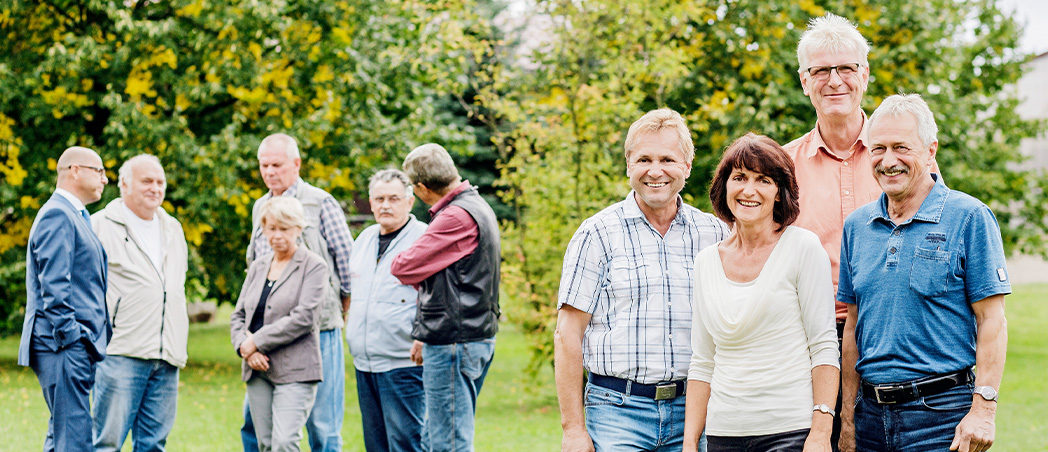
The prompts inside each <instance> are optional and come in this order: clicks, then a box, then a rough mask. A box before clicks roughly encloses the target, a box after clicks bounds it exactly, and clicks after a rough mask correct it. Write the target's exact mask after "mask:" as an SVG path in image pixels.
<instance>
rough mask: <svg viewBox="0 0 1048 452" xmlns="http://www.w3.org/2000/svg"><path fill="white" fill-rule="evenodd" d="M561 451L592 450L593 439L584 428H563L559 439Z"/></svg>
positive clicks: (592, 451) (577, 451) (580, 451)
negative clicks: (562, 433) (561, 436)
mask: <svg viewBox="0 0 1048 452" xmlns="http://www.w3.org/2000/svg"><path fill="white" fill-rule="evenodd" d="M560 450H561V452H594V450H593V439H592V438H590V436H589V433H587V432H586V429H572V430H565V431H564V437H563V438H562V439H561V441H560Z"/></svg>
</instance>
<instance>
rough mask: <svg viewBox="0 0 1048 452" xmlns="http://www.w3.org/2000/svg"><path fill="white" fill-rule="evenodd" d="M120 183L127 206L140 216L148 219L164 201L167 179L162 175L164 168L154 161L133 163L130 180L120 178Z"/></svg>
mask: <svg viewBox="0 0 1048 452" xmlns="http://www.w3.org/2000/svg"><path fill="white" fill-rule="evenodd" d="M120 185H121V187H120V188H121V193H122V197H123V199H124V203H125V204H126V205H127V207H128V208H129V209H131V211H132V212H134V213H135V215H138V216H139V217H140V218H142V219H144V220H149V219H152V218H153V214H154V213H155V212H156V209H157V208H158V207H160V204H162V203H163V202H164V189H165V188H166V187H167V179H166V178H165V177H164V169H163V168H161V167H160V165H157V164H156V162H153V161H150V160H140V161H138V162H136V163H134V166H133V167H132V170H131V177H130V180H127V179H125V180H122V181H120Z"/></svg>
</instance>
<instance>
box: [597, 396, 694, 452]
mask: <svg viewBox="0 0 1048 452" xmlns="http://www.w3.org/2000/svg"><path fill="white" fill-rule="evenodd" d="M686 399H687V398H686V397H684V396H681V397H677V398H674V399H669V400H655V399H649V398H647V397H642V396H636V395H634V396H628V395H626V394H623V393H621V392H618V391H613V390H611V389H607V388H603V387H600V386H595V385H593V384H591V383H587V384H586V396H585V401H586V430H587V431H589V435H590V438H591V439H592V440H593V448H594V449H595V450H596V452H610V451H615V452H619V451H629V452H634V451H637V452H639V451H647V452H670V451H673V452H676V451H679V450H681V448H682V447H683V446H684V402H685V400H686ZM705 450H706V435H705V434H703V435H702V437H701V438H700V439H699V451H700V452H704V451H705Z"/></svg>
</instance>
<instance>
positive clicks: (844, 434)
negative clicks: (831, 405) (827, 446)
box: [837, 419, 855, 452]
mask: <svg viewBox="0 0 1048 452" xmlns="http://www.w3.org/2000/svg"><path fill="white" fill-rule="evenodd" d="M837 447H839V448H840V450H841V452H855V422H845V421H844V419H841V438H840V439H839V440H837Z"/></svg>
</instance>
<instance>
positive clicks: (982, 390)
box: [975, 386, 997, 401]
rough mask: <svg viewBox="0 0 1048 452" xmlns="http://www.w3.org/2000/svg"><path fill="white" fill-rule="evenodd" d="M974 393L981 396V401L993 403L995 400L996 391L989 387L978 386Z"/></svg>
mask: <svg viewBox="0 0 1048 452" xmlns="http://www.w3.org/2000/svg"><path fill="white" fill-rule="evenodd" d="M975 393H976V394H979V395H980V396H982V398H983V399H986V400H989V401H994V400H997V390H995V389H993V388H991V387H989V386H979V387H977V388H975Z"/></svg>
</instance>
